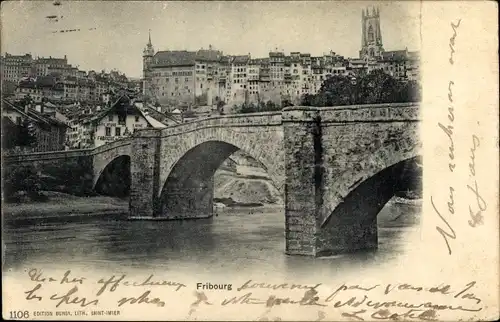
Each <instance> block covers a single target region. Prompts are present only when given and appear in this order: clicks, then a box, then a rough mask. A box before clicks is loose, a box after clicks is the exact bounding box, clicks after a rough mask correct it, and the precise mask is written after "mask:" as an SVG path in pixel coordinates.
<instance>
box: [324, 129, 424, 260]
mask: <svg viewBox="0 0 500 322" xmlns="http://www.w3.org/2000/svg"><path fill="white" fill-rule="evenodd" d="M413 134H414V133H413V132H412V131H409V132H408V134H407V135H406V136H404V137H401V138H399V139H398V140H395V141H391V142H385V143H381V144H380V145H379V143H375V144H374V146H375V149H374V150H372V151H370V150H369V149H367V151H366V153H363V154H362V156H361V158H360V159H358V160H355V161H354V162H353V163H352V164H351V167H349V168H347V169H344V170H343V171H341V172H339V173H337V174H336V175H334V176H335V180H334V181H333V182H332V181H330V182H328V175H326V180H327V182H328V183H327V186H328V187H329V189H328V190H327V191H326V192H325V193H324V195H323V203H322V205H321V206H320V209H319V216H318V223H317V224H318V236H319V237H318V241H319V242H318V244H317V249H316V252H317V253H316V254H317V256H321V255H328V254H335V253H341V252H345V251H355V250H358V249H374V248H377V247H378V226H377V216H378V214H379V213H380V211H381V210H382V209H383V208H384V206H385V205H386V204H387V202H388V201H389V200H390V199H391V198H392V197H394V196H395V195H396V194H398V193H400V192H402V191H406V190H412V191H416V190H420V189H421V188H422V187H421V184H422V171H423V168H422V151H421V143H420V142H419V140H418V137H415V136H414V135H413ZM331 178H332V177H330V179H331Z"/></svg>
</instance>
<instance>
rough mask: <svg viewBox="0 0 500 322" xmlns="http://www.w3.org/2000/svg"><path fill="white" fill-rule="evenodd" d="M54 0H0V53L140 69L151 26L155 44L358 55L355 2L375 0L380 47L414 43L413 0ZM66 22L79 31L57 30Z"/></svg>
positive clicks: (135, 72)
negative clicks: (379, 28) (378, 11)
mask: <svg viewBox="0 0 500 322" xmlns="http://www.w3.org/2000/svg"><path fill="white" fill-rule="evenodd" d="M60 2H61V5H60V6H54V4H53V1H3V2H2V7H1V9H2V10H1V15H2V17H1V18H2V19H1V21H2V28H1V36H2V43H1V53H2V55H3V54H5V53H6V52H8V53H10V54H24V53H31V54H32V55H34V56H44V57H48V56H52V57H63V56H64V55H66V56H67V58H68V62H69V63H70V64H72V65H74V66H78V67H79V68H80V69H82V70H96V71H100V70H102V69H105V70H107V71H109V70H111V69H117V70H119V71H121V72H124V73H125V74H126V75H127V76H129V77H141V74H142V51H143V49H144V47H145V45H146V43H147V41H148V30H149V29H151V38H152V43H153V46H154V48H155V50H156V51H158V50H197V49H200V48H205V49H207V48H208V47H209V45H212V48H214V49H218V50H221V51H223V52H224V54H231V55H238V54H240V55H243V54H248V53H250V54H251V55H252V57H254V58H258V57H266V56H268V53H269V51H270V50H274V49H275V48H278V50H280V51H284V52H285V53H287V54H288V53H289V52H291V51H292V52H293V51H300V52H307V53H310V54H312V55H313V56H314V55H322V54H323V53H326V52H329V51H330V50H332V51H334V52H336V53H337V54H340V55H343V56H346V57H358V52H359V49H360V46H361V10H362V9H363V8H367V7H369V6H373V5H376V6H378V8H379V10H380V16H381V30H382V39H383V44H384V49H385V50H398V49H404V48H405V47H408V49H409V50H419V49H420V36H419V28H420V25H419V23H420V20H419V14H420V3H419V2H418V1H398V2H390V1H372V2H357V1H349V2H347V1H346V2H344V1H292V2H289V1H265V2H264V1H263V2H259V1H209V2H208V1H207V2H203V1H193V2H191V1H64V0H63V1H60ZM47 16H58V17H60V18H59V19H58V21H55V19H51V18H47ZM61 16H62V18H61ZM92 28H95V29H92ZM67 29H80V31H77V32H69V33H60V32H56V31H58V30H67ZM54 32H55V33H54Z"/></svg>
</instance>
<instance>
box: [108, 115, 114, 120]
mask: <svg viewBox="0 0 500 322" xmlns="http://www.w3.org/2000/svg"><path fill="white" fill-rule="evenodd" d="M108 121H110V122H113V115H112V114H109V115H108Z"/></svg>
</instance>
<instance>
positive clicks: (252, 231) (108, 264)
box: [4, 202, 420, 276]
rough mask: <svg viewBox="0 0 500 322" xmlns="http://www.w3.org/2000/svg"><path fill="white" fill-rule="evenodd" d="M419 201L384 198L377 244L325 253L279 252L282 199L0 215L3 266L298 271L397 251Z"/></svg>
mask: <svg viewBox="0 0 500 322" xmlns="http://www.w3.org/2000/svg"><path fill="white" fill-rule="evenodd" d="M419 214H420V206H413V205H406V204H398V203H393V202H390V203H388V204H387V205H386V207H385V208H384V209H383V210H382V212H381V213H380V214H379V217H378V218H379V219H378V222H379V248H378V249H377V250H375V251H370V252H362V253H357V254H349V255H342V256H333V257H328V258H310V257H303V256H287V255H286V254H285V253H284V249H285V241H284V233H285V232H284V222H285V221H284V214H283V210H282V207H276V206H269V207H266V206H264V207H256V208H239V209H234V208H233V209H232V208H225V209H222V210H218V214H217V216H214V217H213V218H211V219H201V220H189V221H128V220H126V219H124V218H123V217H120V216H114V217H113V216H108V217H102V216H101V217H97V216H96V217H87V218H81V217H80V218H77V217H75V218H70V219H68V218H64V219H63V218H61V219H60V220H57V221H50V222H40V221H37V222H22V223H15V224H13V223H11V224H9V223H7V224H6V225H5V226H4V227H5V228H4V243H5V244H4V247H5V248H4V250H5V257H4V260H5V262H4V268H6V269H9V270H11V271H18V270H22V269H25V268H27V267H34V266H37V265H43V266H44V267H52V266H53V267H56V268H57V267H59V266H60V265H61V263H64V264H65V265H69V266H70V267H76V268H81V269H107V270H109V269H116V268H120V269H127V268H129V269H154V270H162V271H182V272H185V273H186V274H189V273H190V272H197V273H200V272H202V273H206V274H211V273H215V272H217V274H233V273H234V272H238V273H241V274H245V273H246V272H255V271H259V272H263V273H264V274H265V273H266V272H274V273H276V272H279V273H280V274H283V275H286V276H300V275H301V274H305V273H306V272H308V273H310V272H314V273H316V274H319V275H328V276H329V275H332V274H337V273H339V272H341V271H342V270H343V269H347V268H352V267H366V266H370V265H377V264H378V263H383V262H386V261H388V260H392V259H395V258H397V257H398V256H399V255H401V254H402V252H403V248H404V247H405V246H408V242H407V240H408V238H407V237H408V234H410V233H411V232H414V231H415V230H418V222H419V217H420V215H419Z"/></svg>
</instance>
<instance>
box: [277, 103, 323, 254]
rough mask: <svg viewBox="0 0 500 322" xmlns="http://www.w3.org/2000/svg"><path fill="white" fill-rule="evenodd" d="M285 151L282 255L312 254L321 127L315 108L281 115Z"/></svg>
mask: <svg viewBox="0 0 500 322" xmlns="http://www.w3.org/2000/svg"><path fill="white" fill-rule="evenodd" d="M283 130H284V145H285V146H284V148H285V155H286V158H285V245H286V246H285V252H286V253H287V254H289V255H312V256H315V255H316V250H317V241H318V240H317V237H316V236H317V232H318V227H319V226H318V219H317V218H318V209H319V207H318V204H320V203H321V189H322V179H321V172H322V169H321V124H320V119H319V113H318V110H317V109H315V108H308V107H303V108H293V109H292V108H291V109H286V110H285V111H284V112H283Z"/></svg>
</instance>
